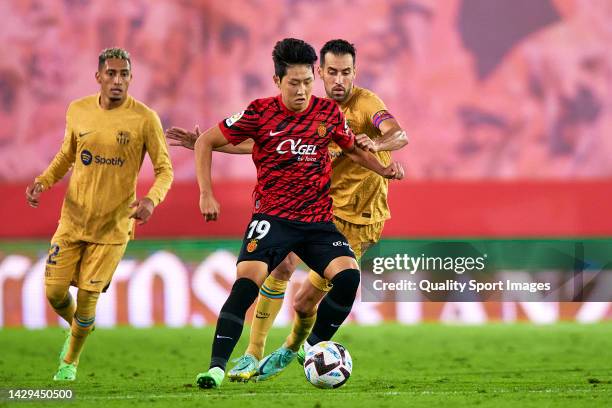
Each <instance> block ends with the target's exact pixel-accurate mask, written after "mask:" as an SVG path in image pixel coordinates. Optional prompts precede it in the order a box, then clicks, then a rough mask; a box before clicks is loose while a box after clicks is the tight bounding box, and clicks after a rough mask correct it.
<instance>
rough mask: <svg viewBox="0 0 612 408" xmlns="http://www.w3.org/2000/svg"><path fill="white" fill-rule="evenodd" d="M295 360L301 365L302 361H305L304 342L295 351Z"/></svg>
mask: <svg viewBox="0 0 612 408" xmlns="http://www.w3.org/2000/svg"><path fill="white" fill-rule="evenodd" d="M296 357H297V362H298V364H299V365H301V366H303V365H304V361H306V350H304V344H302V345H301V346H300V349H299V350H298V352H297V355H296Z"/></svg>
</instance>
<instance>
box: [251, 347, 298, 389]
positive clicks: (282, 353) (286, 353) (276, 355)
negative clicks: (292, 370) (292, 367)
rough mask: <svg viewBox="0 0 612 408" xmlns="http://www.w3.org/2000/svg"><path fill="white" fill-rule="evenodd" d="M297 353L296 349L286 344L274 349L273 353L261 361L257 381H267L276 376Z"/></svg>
mask: <svg viewBox="0 0 612 408" xmlns="http://www.w3.org/2000/svg"><path fill="white" fill-rule="evenodd" d="M296 355H297V353H296V352H295V351H293V350H290V349H288V348H287V347H284V346H283V347H281V348H279V349H277V350H275V351H273V352H272V354H270V355H269V356H266V357H264V359H263V360H261V363H259V369H258V370H257V381H266V380H269V379H270V378H273V377H276V376H277V375H279V374H280V373H282V372H283V370H284V369H285V368H287V366H289V364H291V362H292V361H293V360H295V357H296Z"/></svg>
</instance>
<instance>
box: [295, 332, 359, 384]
mask: <svg viewBox="0 0 612 408" xmlns="http://www.w3.org/2000/svg"><path fill="white" fill-rule="evenodd" d="M352 370H353V360H352V359H351V355H350V354H349V352H348V350H347V349H346V348H344V346H343V345H341V344H338V343H335V342H333V341H322V342H320V343H317V344H316V345H314V346H312V347H311V348H310V349H309V350H308V352H307V353H306V357H305V360H304V373H305V374H306V379H307V380H308V381H309V382H310V383H311V384H312V385H314V386H315V387H317V388H338V387H341V386H342V385H344V383H345V382H346V381H347V380H348V379H349V377H350V376H351V371H352Z"/></svg>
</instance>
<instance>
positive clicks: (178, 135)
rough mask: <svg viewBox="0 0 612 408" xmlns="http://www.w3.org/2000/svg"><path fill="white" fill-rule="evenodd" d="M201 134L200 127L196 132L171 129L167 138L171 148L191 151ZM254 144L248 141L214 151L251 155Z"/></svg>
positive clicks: (176, 128) (167, 131) (251, 140)
mask: <svg viewBox="0 0 612 408" xmlns="http://www.w3.org/2000/svg"><path fill="white" fill-rule="evenodd" d="M201 134H202V133H201V132H200V127H199V126H196V127H195V130H194V132H190V131H188V130H185V129H183V128H180V127H171V128H170V129H167V130H166V138H168V140H169V143H170V146H183V147H185V148H187V149H191V150H193V149H194V145H195V142H196V140H198V138H199V137H200V135H201ZM253 144H254V142H253V139H247V140H245V141H244V142H242V143H240V144H238V145H236V146H234V145H232V144H227V145H225V146H221V147H217V148H213V150H214V151H215V152H222V153H230V154H251V153H252V152H253Z"/></svg>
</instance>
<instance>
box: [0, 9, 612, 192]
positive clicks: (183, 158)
mask: <svg viewBox="0 0 612 408" xmlns="http://www.w3.org/2000/svg"><path fill="white" fill-rule="evenodd" d="M0 15H1V16H2V17H0V23H1V24H0V43H1V44H2V47H1V48H0V123H1V125H0V146H1V150H0V180H3V181H9V182H12V181H23V180H30V179H31V178H32V177H33V176H35V175H36V174H37V173H38V172H40V171H41V170H42V169H43V168H44V167H45V166H46V164H47V163H48V162H49V160H50V159H51V158H52V157H53V154H54V153H55V151H56V150H57V148H58V146H59V143H60V141H61V138H62V136H63V125H64V112H65V109H66V106H67V104H68V103H69V101H70V100H72V99H74V98H77V97H81V96H83V95H87V94H91V93H93V92H95V91H96V84H95V82H94V79H93V73H94V70H95V66H96V56H97V53H98V52H99V51H100V50H101V49H102V48H104V47H107V46H111V45H119V46H123V47H125V48H127V49H128V50H129V51H130V52H131V54H132V58H133V62H134V81H133V84H132V88H131V91H132V93H133V95H134V96H136V97H137V98H140V99H142V100H143V101H146V103H147V104H149V105H150V106H151V107H153V108H154V109H155V110H157V112H159V115H160V117H161V118H162V122H163V124H164V126H170V125H178V126H183V127H188V128H191V127H192V126H193V125H195V124H200V125H201V126H202V127H206V126H209V125H212V124H214V123H215V121H217V120H219V119H221V118H223V117H225V116H229V115H231V114H232V113H234V112H235V111H239V110H242V109H243V108H244V107H245V106H246V105H247V104H248V102H249V101H251V100H252V99H254V98H256V97H261V96H263V95H270V94H274V93H275V91H276V89H275V88H274V86H273V82H272V78H271V77H272V69H273V68H272V62H271V58H270V53H271V50H272V47H273V45H274V43H275V41H277V40H278V39H280V38H283V37H285V36H296V37H300V38H303V39H305V40H307V41H309V42H310V43H311V44H313V46H315V48H316V49H318V48H320V47H321V46H322V45H323V43H324V42H325V41H327V40H329V39H331V38H337V37H340V38H345V39H348V40H350V41H351V42H353V43H354V44H355V45H356V47H357V51H358V57H357V69H358V76H357V83H358V84H359V85H362V86H365V87H368V88H371V89H373V90H374V91H375V92H377V93H378V94H379V95H380V96H381V97H382V99H383V100H384V101H385V102H386V104H387V105H388V107H389V109H390V110H391V112H392V113H393V114H394V115H396V116H397V118H399V120H400V121H401V123H402V124H403V125H404V126H405V127H406V129H407V130H408V132H409V134H410V136H411V138H412V144H411V146H410V148H409V149H405V151H403V152H402V153H399V154H397V155H396V157H397V158H398V159H401V160H402V161H403V162H404V165H405V166H406V167H407V169H408V176H409V178H410V179H412V180H414V179H419V180H431V179H483V178H486V179H526V178H528V179H563V178H581V179H583V178H601V177H610V176H611V175H612V164H611V163H612V161H611V160H610V159H609V157H612V138H610V137H609V135H610V134H611V133H612V54H610V52H609V44H610V43H611V42H612V29H611V28H610V27H612V24H611V23H612V3H611V2H609V1H605V0H595V1H591V0H554V1H553V0H493V1H490V0H463V1H458V0H446V1H433V0H388V1H368V0H352V1H351V0H345V1H343V0H331V1H311V0H285V1H264V0H250V1H249V0H243V1H240V0H222V1H206V0H201V1H197V0H183V1H170V0H168V1H165V0H157V1H145V0H138V1H126V2H121V4H120V5H119V4H117V3H116V2H115V1H87V0H45V1H35V0H9V1H2V2H0ZM316 93H317V94H319V95H321V94H322V88H321V86H320V85H318V86H317V88H316ZM172 159H173V162H174V165H175V169H176V176H177V179H178V180H179V181H180V180H192V179H193V178H194V169H193V162H192V156H191V154H190V153H189V152H186V151H181V150H180V149H173V152H172ZM215 170H216V175H217V176H218V177H224V178H238V179H240V178H252V177H253V171H252V170H253V167H252V165H251V164H250V159H249V158H248V157H224V158H223V160H218V161H217V163H216V169H215ZM146 174H147V175H148V177H150V175H151V172H146Z"/></svg>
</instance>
